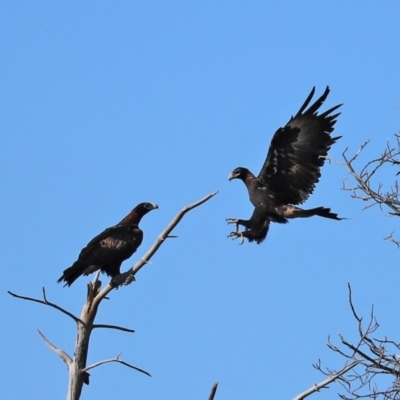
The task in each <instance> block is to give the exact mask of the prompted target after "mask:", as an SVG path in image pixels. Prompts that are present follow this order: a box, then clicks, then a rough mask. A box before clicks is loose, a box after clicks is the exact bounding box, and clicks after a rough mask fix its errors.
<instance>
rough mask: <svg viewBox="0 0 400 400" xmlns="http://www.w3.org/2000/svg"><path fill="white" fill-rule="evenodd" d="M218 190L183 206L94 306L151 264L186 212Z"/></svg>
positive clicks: (104, 290)
mask: <svg viewBox="0 0 400 400" xmlns="http://www.w3.org/2000/svg"><path fill="white" fill-rule="evenodd" d="M217 193H218V191H216V192H213V193H211V194H209V195H207V196H205V197H203V198H202V199H200V200H198V201H196V202H195V203H192V204H190V205H188V206H185V207H183V209H182V210H181V211H180V212H179V213H178V214H177V215H176V216H175V217H174V218H173V220H172V221H171V222H170V223H169V224H168V225H167V227H166V228H165V229H164V230H163V231H162V232H161V233H160V235H159V236H158V238H157V239H156V241H155V242H154V243H153V245H152V246H151V247H150V249H149V250H148V251H147V252H146V253H145V254H144V255H143V256H142V257H141V258H140V260H139V261H138V262H137V263H136V264H135V265H134V266H133V267H132V268H131V269H129V270H128V271H126V272H124V273H122V274H120V275H118V276H116V277H115V278H113V280H112V285H111V284H110V283H109V284H108V285H106V286H105V287H104V288H103V289H102V290H101V292H100V293H99V294H98V295H97V296H96V297H95V298H94V300H93V305H92V306H93V307H97V306H98V304H99V303H100V301H101V300H102V299H103V298H104V297H105V296H107V294H108V293H110V291H111V290H113V289H114V288H115V287H118V286H119V285H121V284H123V283H124V282H125V280H126V279H127V278H128V277H129V276H133V278H134V276H135V275H136V274H137V272H138V271H139V270H140V269H141V268H142V267H143V266H144V265H145V264H149V262H150V259H151V257H152V256H153V255H154V254H155V253H156V251H157V250H158V249H159V248H160V246H161V245H162V244H163V243H164V242H165V240H166V239H168V238H169V237H170V236H169V234H170V233H171V232H172V230H173V229H174V228H175V227H176V226H177V225H178V223H179V222H180V221H181V219H182V218H183V217H184V215H185V214H186V213H188V212H189V211H191V210H193V209H194V208H196V207H199V206H200V205H202V204H204V203H205V202H206V201H208V200H210V199H211V198H212V197H214V196H215V195H216V194H217Z"/></svg>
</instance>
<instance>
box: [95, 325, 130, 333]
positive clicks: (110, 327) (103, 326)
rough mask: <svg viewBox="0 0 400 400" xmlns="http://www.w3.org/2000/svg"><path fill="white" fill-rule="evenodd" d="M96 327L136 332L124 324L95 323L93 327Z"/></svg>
mask: <svg viewBox="0 0 400 400" xmlns="http://www.w3.org/2000/svg"><path fill="white" fill-rule="evenodd" d="M95 328H106V329H116V330H119V331H123V332H129V333H135V331H134V330H133V329H128V328H124V327H123V326H117V325H108V324H93V326H92V329H95Z"/></svg>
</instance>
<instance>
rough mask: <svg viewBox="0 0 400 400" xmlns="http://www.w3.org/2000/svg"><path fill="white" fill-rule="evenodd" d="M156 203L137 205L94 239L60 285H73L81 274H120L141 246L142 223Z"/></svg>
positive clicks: (112, 275)
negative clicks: (122, 265) (99, 272)
mask: <svg viewBox="0 0 400 400" xmlns="http://www.w3.org/2000/svg"><path fill="white" fill-rule="evenodd" d="M156 208H158V205H157V204H153V203H140V204H138V205H137V206H136V207H135V208H134V209H133V210H132V211H131V212H130V213H129V214H128V215H127V216H126V217H125V218H124V219H123V220H122V221H121V222H120V223H118V224H117V225H114V226H112V227H111V228H107V229H106V230H105V231H103V232H102V233H100V235H98V236H96V237H95V238H93V239H92V240H91V241H90V242H89V243H88V245H87V246H86V247H85V248H83V249H82V250H81V252H80V254H79V257H78V260H77V261H75V262H74V263H73V265H72V266H71V267H69V268H67V269H66V270H65V271H64V272H63V274H62V276H61V277H60V279H59V280H58V281H57V282H61V281H64V282H66V283H65V285H64V286H67V285H68V286H71V285H72V283H73V282H74V281H75V280H76V279H77V278H79V277H80V276H81V275H89V274H90V273H92V272H95V271H97V270H100V271H101V272H105V273H106V274H107V275H108V276H110V277H111V278H114V277H115V276H117V275H119V274H120V270H119V269H120V267H121V264H122V262H123V261H125V260H127V259H128V258H129V257H130V256H131V255H132V254H133V253H134V252H135V251H136V250H137V249H138V247H139V246H140V244H141V243H142V240H143V232H142V230H141V229H140V228H139V222H140V220H141V219H142V217H143V216H144V215H146V214H147V213H148V212H149V211H151V210H154V209H156Z"/></svg>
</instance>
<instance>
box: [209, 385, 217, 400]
mask: <svg viewBox="0 0 400 400" xmlns="http://www.w3.org/2000/svg"><path fill="white" fill-rule="evenodd" d="M217 388H218V382H216V383H214V385H213V386H212V388H211V392H210V395H209V396H208V400H214V397H215V393H217Z"/></svg>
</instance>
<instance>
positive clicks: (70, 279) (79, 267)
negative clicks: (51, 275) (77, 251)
mask: <svg viewBox="0 0 400 400" xmlns="http://www.w3.org/2000/svg"><path fill="white" fill-rule="evenodd" d="M85 268H86V265H85V264H83V263H81V262H79V261H76V262H75V263H74V264H73V265H72V266H71V267H69V268H67V269H66V270H64V272H63V274H62V275H61V276H60V278H59V279H58V281H57V282H58V283H60V282H62V281H64V282H66V283H65V285H64V286H67V285H68V286H71V285H72V284H73V283H74V282H75V281H76V280H77V279H78V278H79V277H80V276H81V275H82V274H83V273H84V272H85Z"/></svg>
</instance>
